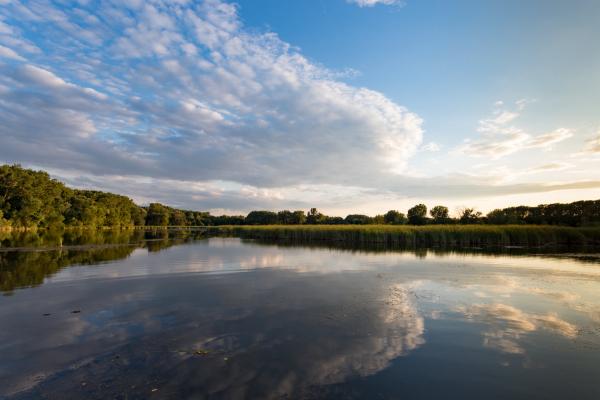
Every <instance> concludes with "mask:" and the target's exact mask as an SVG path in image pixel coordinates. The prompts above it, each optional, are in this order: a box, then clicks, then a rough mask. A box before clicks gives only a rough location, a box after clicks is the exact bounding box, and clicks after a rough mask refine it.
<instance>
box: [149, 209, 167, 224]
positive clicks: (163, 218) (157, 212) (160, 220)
mask: <svg viewBox="0 0 600 400" xmlns="http://www.w3.org/2000/svg"><path fill="white" fill-rule="evenodd" d="M168 224H169V209H168V208H167V207H165V206H163V205H162V204H160V203H150V205H149V206H148V211H147V213H146V225H148V226H167V225H168Z"/></svg>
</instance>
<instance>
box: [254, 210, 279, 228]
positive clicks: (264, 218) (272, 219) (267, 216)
mask: <svg viewBox="0 0 600 400" xmlns="http://www.w3.org/2000/svg"><path fill="white" fill-rule="evenodd" d="M278 222H279V221H278V219H277V214H276V213H274V212H272V211H251V212H250V214H248V215H247V216H246V224H248V225H271V224H276V223H278Z"/></svg>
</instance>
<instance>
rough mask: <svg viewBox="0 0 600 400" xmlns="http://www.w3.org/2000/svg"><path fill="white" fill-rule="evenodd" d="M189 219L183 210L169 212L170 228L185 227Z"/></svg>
mask: <svg viewBox="0 0 600 400" xmlns="http://www.w3.org/2000/svg"><path fill="white" fill-rule="evenodd" d="M185 225H187V219H186V217H185V213H184V212H183V211H181V210H174V209H171V210H169V226H185Z"/></svg>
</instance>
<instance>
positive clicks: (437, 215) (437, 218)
mask: <svg viewBox="0 0 600 400" xmlns="http://www.w3.org/2000/svg"><path fill="white" fill-rule="evenodd" d="M429 214H430V215H431V217H432V218H433V222H434V223H436V224H447V223H448V222H449V220H450V217H449V216H448V207H444V206H435V207H433V208H432V209H431V210H430V211H429Z"/></svg>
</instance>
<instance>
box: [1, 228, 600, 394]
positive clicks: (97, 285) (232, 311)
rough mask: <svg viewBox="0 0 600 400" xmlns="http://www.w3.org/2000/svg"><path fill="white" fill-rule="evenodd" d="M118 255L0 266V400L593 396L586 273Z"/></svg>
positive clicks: (512, 260) (160, 242) (518, 261)
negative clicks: (0, 294) (1, 399)
mask: <svg viewBox="0 0 600 400" xmlns="http://www.w3.org/2000/svg"><path fill="white" fill-rule="evenodd" d="M125 239H126V242H129V243H131V245H128V246H117V245H116V244H117V243H119V242H123V238H112V239H110V238H109V239H106V238H103V239H101V240H91V239H90V238H78V237H74V238H66V239H65V238H60V239H57V238H54V239H52V238H51V239H47V241H46V242H44V243H41V245H47V246H48V248H46V249H44V250H43V251H29V250H27V249H21V251H2V252H0V291H1V292H2V294H3V296H0V398H9V399H12V398H17V399H21V398H23V399H38V398H49V399H79V398H82V399H83V398H86V399H88V398H92V399H93V398H98V399H109V398H120V399H135V398H139V399H145V398H157V399H158V398H168V399H204V398H214V399H243V398H261V399H263V398H294V399H296V398H309V399H313V398H324V399H400V398H403V399H411V398H419V399H423V398H435V399H437V398H461V399H465V398H471V399H482V398H485V399H490V398H502V399H506V398H512V399H538V398H539V399H565V398H575V399H599V398H600V262H597V261H593V260H594V258H593V257H592V258H591V261H590V259H585V260H581V259H577V258H572V257H566V256H560V257H552V256H547V255H546V256H539V257H536V256H527V255H518V256H515V255H500V256H498V255H483V254H458V253H443V252H435V253H434V252H428V251H419V252H417V253H415V252H364V251H349V250H335V249H326V248H320V249H319V248H306V247H277V246H274V245H261V244H257V243H252V242H242V241H240V240H239V239H233V238H211V239H197V240H193V238H191V237H184V238H176V239H174V240H173V239H172V238H168V237H148V236H147V235H146V236H144V235H142V236H139V235H138V236H135V237H127V238H125ZM147 239H151V240H150V241H147ZM57 240H58V241H60V242H62V243H63V245H64V244H65V243H66V244H67V245H68V246H69V245H75V246H76V247H68V246H67V247H65V248H63V249H62V250H60V251H58V250H52V248H51V246H52V244H53V243H55V242H56V241H57ZM86 240H87V241H90V240H91V241H92V242H94V243H96V244H98V245H100V247H97V248H91V249H89V248H85V247H77V245H80V244H82V243H85V241H86ZM34 242H35V240H34ZM7 243H8V242H4V246H6V245H7ZM11 244H14V243H12V242H11ZM35 244H36V245H40V243H39V242H35Z"/></svg>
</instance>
